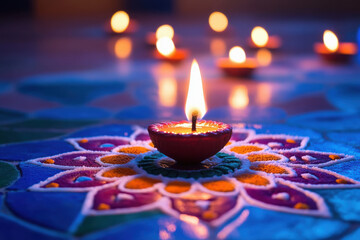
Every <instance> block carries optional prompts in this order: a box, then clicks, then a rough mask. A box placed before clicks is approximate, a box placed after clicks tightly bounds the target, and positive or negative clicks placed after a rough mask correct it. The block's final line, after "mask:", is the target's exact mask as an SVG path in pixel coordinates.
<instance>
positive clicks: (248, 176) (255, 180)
mask: <svg viewBox="0 0 360 240" xmlns="http://www.w3.org/2000/svg"><path fill="white" fill-rule="evenodd" d="M235 178H236V179H237V180H238V181H239V182H242V183H248V184H253V185H258V186H266V185H268V184H269V180H267V179H266V178H264V177H262V176H260V175H257V174H253V173H244V174H241V175H238V176H236V177H235Z"/></svg>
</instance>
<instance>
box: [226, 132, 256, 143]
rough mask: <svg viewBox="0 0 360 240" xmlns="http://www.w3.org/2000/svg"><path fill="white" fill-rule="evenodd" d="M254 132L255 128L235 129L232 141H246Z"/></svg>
mask: <svg viewBox="0 0 360 240" xmlns="http://www.w3.org/2000/svg"><path fill="white" fill-rule="evenodd" d="M253 134H254V131H253V130H247V129H233V133H232V135H231V139H230V141H236V142H239V141H245V140H246V139H247V138H248V137H249V136H252V135H253Z"/></svg>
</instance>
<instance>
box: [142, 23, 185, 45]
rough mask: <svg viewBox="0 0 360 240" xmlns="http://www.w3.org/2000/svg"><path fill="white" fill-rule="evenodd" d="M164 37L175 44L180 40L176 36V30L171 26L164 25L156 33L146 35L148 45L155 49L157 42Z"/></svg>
mask: <svg viewBox="0 0 360 240" xmlns="http://www.w3.org/2000/svg"><path fill="white" fill-rule="evenodd" d="M162 37H168V38H170V39H172V40H173V42H174V43H176V42H177V40H178V39H177V37H176V36H175V32H174V28H173V27H172V26H170V25H169V24H164V25H161V26H160V27H158V28H157V29H156V32H155V33H154V32H151V33H148V34H147V35H146V39H145V40H146V44H147V45H149V46H151V47H154V46H156V41H157V40H158V39H160V38H162Z"/></svg>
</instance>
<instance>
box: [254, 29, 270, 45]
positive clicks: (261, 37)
mask: <svg viewBox="0 0 360 240" xmlns="http://www.w3.org/2000/svg"><path fill="white" fill-rule="evenodd" d="M251 40H252V41H253V42H254V44H255V45H256V46H258V47H265V46H266V44H267V43H268V41H269V34H268V33H267V31H266V30H265V29H264V28H263V27H259V26H257V27H254V28H253V30H252V31H251Z"/></svg>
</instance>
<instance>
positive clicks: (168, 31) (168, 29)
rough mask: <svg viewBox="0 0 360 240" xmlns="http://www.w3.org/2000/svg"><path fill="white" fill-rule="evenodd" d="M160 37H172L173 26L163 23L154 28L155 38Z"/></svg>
mask: <svg viewBox="0 0 360 240" xmlns="http://www.w3.org/2000/svg"><path fill="white" fill-rule="evenodd" d="M162 37H168V38H170V39H172V38H173V37H174V29H173V27H172V26H170V25H168V24H164V25H161V26H160V27H158V29H157V30H156V39H160V38H162Z"/></svg>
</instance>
